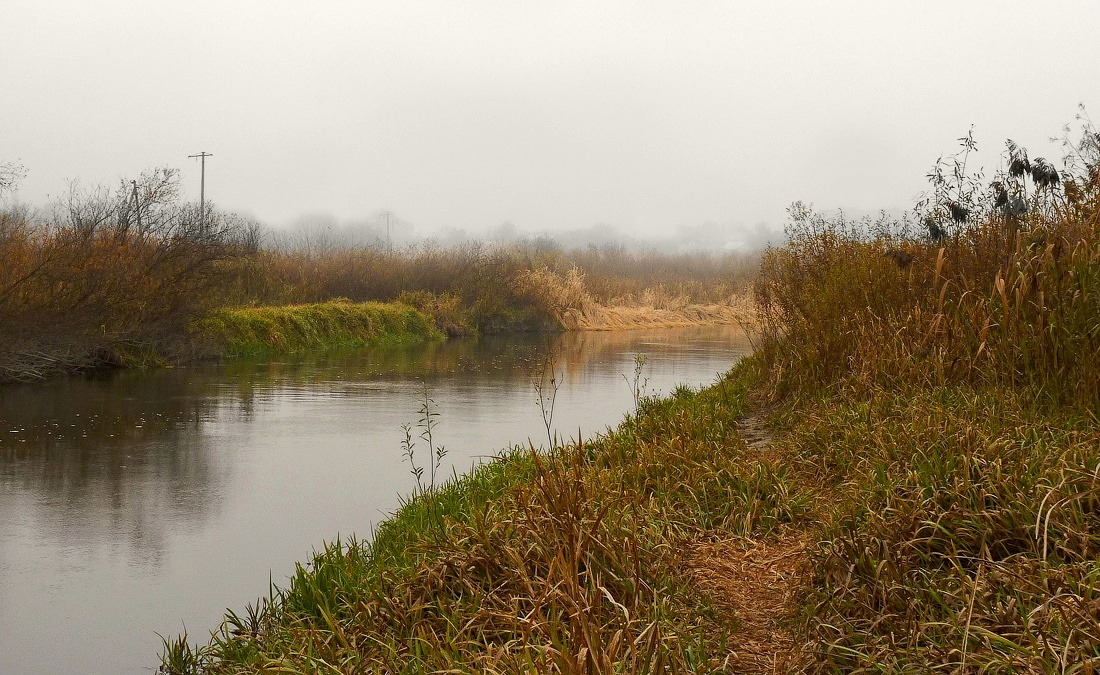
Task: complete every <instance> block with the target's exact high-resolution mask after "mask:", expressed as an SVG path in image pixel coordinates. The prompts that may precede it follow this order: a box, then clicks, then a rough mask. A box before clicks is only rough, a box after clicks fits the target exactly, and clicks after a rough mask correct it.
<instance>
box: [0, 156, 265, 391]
mask: <svg viewBox="0 0 1100 675" xmlns="http://www.w3.org/2000/svg"><path fill="white" fill-rule="evenodd" d="M177 192H178V183H177V177H176V173H175V172H174V171H170V170H163V171H156V172H152V173H148V174H145V175H143V176H142V177H141V179H140V180H139V181H137V182H135V184H134V185H129V184H126V185H123V186H122V187H120V189H119V190H118V192H117V193H115V194H110V193H108V192H106V191H103V190H100V191H93V192H90V193H80V192H78V191H77V190H76V189H75V188H74V190H73V192H72V193H71V194H70V195H69V196H68V198H67V199H65V200H64V201H62V202H59V203H57V204H56V205H55V208H54V212H53V213H52V214H51V215H48V216H41V215H38V214H34V213H31V212H28V211H26V210H21V209H18V208H10V209H7V210H4V211H2V212H0V320H2V327H0V381H4V380H32V379H40V378H43V377H46V376H48V375H51V374H54V373H58V372H72V371H78V370H84V369H87V368H93V367H97V366H100V365H111V364H120V363H126V362H128V361H131V360H142V359H146V358H150V357H151V356H153V355H157V354H161V353H164V352H167V351H171V349H172V348H174V347H175V346H176V342H177V341H178V339H179V337H180V336H182V335H183V334H184V332H185V329H186V327H187V325H188V324H189V323H190V322H191V321H192V320H193V319H194V318H195V317H197V316H201V315H202V314H203V313H204V312H206V311H207V310H209V309H210V308H211V307H213V306H214V305H215V304H217V302H218V300H217V298H218V294H217V291H218V289H219V288H220V287H221V285H222V284H223V283H224V282H225V281H226V277H225V275H224V271H225V268H226V266H227V264H228V263H229V261H231V260H233V259H235V258H238V257H240V256H243V255H245V254H246V253H247V252H248V251H249V250H250V249H251V248H252V247H253V243H254V242H250V239H249V236H248V234H249V230H248V228H247V227H246V226H245V224H243V223H242V222H241V221H239V220H237V219H234V218H232V217H229V216H225V215H224V214H220V213H217V212H213V213H208V214H207V215H206V218H205V220H201V219H200V218H199V213H198V209H197V208H194V207H193V206H191V205H184V204H181V203H180V202H179V200H178V196H177Z"/></svg>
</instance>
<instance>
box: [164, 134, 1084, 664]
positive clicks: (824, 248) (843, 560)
mask: <svg viewBox="0 0 1100 675" xmlns="http://www.w3.org/2000/svg"><path fill="white" fill-rule="evenodd" d="M1089 133H1090V134H1091V135H1088V136H1086V142H1085V143H1083V144H1082V147H1083V148H1085V149H1086V150H1087V151H1088V154H1086V155H1084V156H1083V157H1082V158H1081V160H1082V162H1083V166H1084V167H1085V169H1084V170H1083V171H1082V172H1081V173H1080V174H1079V175H1071V174H1069V173H1064V174H1062V175H1061V177H1060V179H1059V180H1060V181H1061V182H1060V183H1059V182H1057V181H1055V182H1051V180H1050V179H1049V176H1048V174H1047V173H1043V172H1045V171H1046V169H1045V168H1043V167H1042V166H1041V165H1039V169H1037V171H1038V173H1036V174H1035V175H1037V176H1039V178H1035V179H1034V180H1035V181H1036V182H1037V181H1038V180H1039V179H1040V178H1041V179H1042V180H1044V181H1046V182H1045V183H1044V184H1043V186H1042V188H1043V189H1044V190H1046V192H1043V193H1039V192H1036V194H1037V197H1036V199H1037V200H1046V201H1039V206H1037V207H1033V208H1032V209H1031V210H1028V211H1027V213H1026V214H1024V217H1022V218H1021V216H1020V214H1016V213H1007V212H1006V211H1005V209H1004V208H1002V207H1003V206H1004V204H1005V203H1006V202H1005V201H1003V200H1000V201H996V196H997V194H998V191H997V188H999V189H1000V190H1001V192H1002V193H1003V192H1004V191H1005V190H1008V189H1011V190H1014V191H1017V192H1021V193H1022V192H1023V191H1024V190H1025V189H1026V188H1028V185H1027V183H1026V181H1027V180H1028V178H1027V175H1028V174H1026V172H1024V171H1023V170H1021V173H1020V174H1019V175H1012V176H1009V177H1002V179H1003V180H1004V181H1007V186H1008V187H1007V188H1006V182H998V183H996V184H994V185H993V186H991V189H990V190H989V191H988V192H982V193H981V194H988V195H991V196H990V197H989V201H988V202H981V201H977V202H975V203H971V204H969V205H968V207H967V208H963V207H962V206H960V205H959V204H958V203H957V202H953V201H952V202H949V203H938V202H935V201H934V200H931V201H930V204H931V206H930V207H929V208H930V211H929V212H928V213H926V214H925V219H924V220H922V221H921V222H922V224H923V225H924V226H925V227H926V228H927V232H926V233H924V234H921V233H914V232H913V231H912V229H911V224H910V223H908V222H907V221H901V222H898V223H886V222H883V221H874V222H872V221H860V222H851V221H847V220H845V219H844V218H843V217H842V216H838V217H835V218H827V217H823V216H821V215H819V214H815V213H813V212H812V211H810V210H809V209H806V208H804V207H801V206H797V205H796V207H795V208H792V210H791V217H792V222H791V223H790V225H789V227H788V229H787V234H788V237H789V241H788V243H787V245H786V246H785V247H784V248H782V249H776V250H772V251H769V252H768V253H767V254H766V255H765V258H764V264H763V267H762V271H761V275H760V278H759V279H758V281H757V283H756V287H755V291H756V300H757V307H758V312H757V317H758V322H757V324H756V330H757V335H756V338H757V339H756V342H755V344H756V345H757V352H756V354H754V356H752V357H750V358H748V359H745V360H743V361H742V362H741V363H740V364H739V365H738V366H737V367H735V368H734V369H733V371H731V372H730V373H729V374H727V375H726V376H724V377H723V378H722V379H721V380H719V381H718V382H717V383H716V384H715V385H713V386H711V387H708V388H705V389H703V390H701V391H698V392H693V391H690V390H687V389H679V390H677V391H675V392H674V393H673V394H672V395H671V396H670V397H668V398H667V399H664V400H659V401H658V400H643V401H642V402H641V404H640V405H639V406H638V409H637V411H636V413H635V414H634V415H632V416H630V417H629V418H628V419H627V420H626V421H625V422H624V423H623V424H622V425H620V426H619V427H618V428H617V429H615V430H614V431H610V432H609V433H608V434H606V435H605V436H601V437H598V438H595V439H591V440H588V441H584V442H581V441H576V442H572V443H568V444H565V445H564V446H561V447H557V448H555V449H554V450H553V451H551V452H549V453H548V454H536V453H534V452H525V451H523V450H522V449H518V450H514V451H512V452H511V453H510V454H508V455H506V456H504V457H502V458H500V459H499V460H498V461H497V462H494V463H492V464H490V465H487V466H486V467H483V468H482V469H480V470H478V471H476V472H474V473H472V474H471V475H470V476H468V477H465V478H462V479H459V480H458V481H456V483H454V484H453V485H451V486H444V487H443V488H442V489H441V490H439V491H438V492H435V491H429V492H428V493H427V494H422V495H420V496H419V497H417V498H415V499H413V500H412V501H411V502H410V503H409V504H408V505H406V506H405V507H404V508H403V509H402V510H401V511H400V512H399V513H398V514H397V515H396V516H395V518H394V519H393V520H391V521H390V522H388V523H385V524H384V525H383V526H382V527H381V528H380V529H379V530H378V532H377V533H376V536H375V539H374V541H373V543H362V542H344V543H341V542H337V543H335V544H332V545H331V546H329V547H328V548H327V549H326V550H325V551H324V552H322V553H321V554H319V555H318V556H316V558H315V559H314V560H313V561H312V562H311V563H310V564H309V565H307V566H305V567H301V568H300V569H299V570H298V573H297V574H296V575H295V577H294V578H293V580H292V582H291V584H290V585H289V586H288V587H287V588H286V589H285V590H278V591H276V592H274V594H273V597H271V598H269V600H268V602H267V603H266V604H265V605H263V606H262V607H261V608H259V609H258V610H256V611H249V612H247V613H246V616H244V617H242V616H240V615H236V614H232V615H230V617H229V618H228V619H227V621H226V623H225V624H224V625H223V626H222V628H221V629H220V631H219V632H218V633H216V634H215V635H214V637H213V641H212V643H211V644H210V645H209V646H208V647H203V648H201V649H200V650H199V652H197V653H196V652H193V651H192V650H191V649H190V648H189V647H187V646H186V644H185V643H184V642H176V643H174V644H171V645H167V647H168V649H167V651H166V659H165V662H166V664H167V665H168V666H170V668H169V670H171V669H178V670H179V671H181V672H195V671H199V672H202V671H204V670H208V671H210V672H251V671H254V670H256V669H259V668H262V667H265V666H267V665H273V664H278V665H279V667H281V668H284V669H286V670H288V671H290V672H307V671H316V670H318V669H322V668H329V669H331V670H332V671H334V672H349V671H351V672H354V671H371V670H375V671H381V672H455V671H460V672H467V671H496V672H561V673H605V672H625V673H651V672H720V671H728V670H734V671H736V672H805V671H811V672H944V673H957V672H1049V673H1053V672H1060V673H1090V672H1094V671H1096V670H1097V668H1098V667H1100V595H1098V591H1097V589H1098V584H1097V580H1098V579H1100V562H1098V561H1100V478H1098V476H1100V421H1098V420H1100V343H1098V342H1097V336H1098V335H1100V182H1098V181H1097V176H1098V175H1100V171H1098V170H1097V167H1098V166H1100V145H1098V144H1097V142H1096V139H1098V138H1100V136H1096V135H1095V133H1094V132H1089ZM1089 139H1092V140H1089ZM1089 143H1091V145H1089ZM1025 164H1026V159H1023V160H1021V159H1020V158H1019V157H1017V158H1014V165H1019V166H1021V167H1022V166H1024V165H1025ZM959 180H962V178H959ZM968 180H969V179H968ZM973 180H975V181H977V180H978V179H977V178H975V179H973ZM1013 181H1016V182H1015V183H1013ZM1055 186H1058V187H1057V190H1058V192H1055V191H1054V187H1055ZM1031 187H1032V188H1033V189H1035V190H1036V191H1037V190H1038V187H1036V186H1035V185H1032V186H1031ZM958 192H959V193H961V192H962V191H961V189H960V190H958ZM969 194H970V198H972V199H975V200H979V199H982V197H980V195H979V193H978V192H973V191H972V192H971V193H969ZM544 276H547V275H544ZM573 276H574V277H576V276H577V275H576V274H573ZM566 281H569V282H570V283H563V284H561V288H562V289H564V291H570V293H572V291H571V290H570V288H571V286H570V284H571V283H572V282H571V280H570V279H569V278H566ZM543 285H544V286H545V287H548V286H549V284H543ZM573 286H576V285H575V284H573ZM572 296H573V297H574V301H569V302H567V301H566V300H564V299H563V300H561V301H556V302H555V303H554V304H553V305H552V306H553V307H556V308H558V309H561V308H564V307H570V306H573V307H575V306H576V302H579V301H583V300H584V298H583V296H580V295H579V294H576V293H572ZM562 297H564V296H562ZM578 298H579V300H578ZM571 303H572V304H571Z"/></svg>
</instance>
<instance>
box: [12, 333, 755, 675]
mask: <svg viewBox="0 0 1100 675" xmlns="http://www.w3.org/2000/svg"><path fill="white" fill-rule="evenodd" d="M551 342H552V350H553V354H554V362H555V364H556V365H557V370H558V372H559V374H560V373H564V378H563V384H562V386H561V388H560V390H559V392H558V398H557V402H556V406H555V411H554V427H555V429H556V431H557V432H558V433H560V434H562V435H563V436H571V437H575V436H576V434H577V432H578V430H579V431H580V433H582V434H584V435H585V436H586V437H587V436H589V435H591V434H593V433H595V432H599V431H602V430H604V429H606V428H607V427H608V426H609V425H613V424H615V423H617V422H618V421H619V420H620V419H621V418H622V415H623V413H624V412H626V411H628V410H629V409H630V407H631V406H632V393H631V388H632V384H631V382H629V381H628V380H629V379H630V378H632V377H633V372H634V360H633V357H634V354H635V353H644V354H646V355H647V357H648V363H647V364H646V366H645V370H644V372H643V378H645V379H648V383H647V390H648V392H649V393H668V392H670V391H671V390H672V389H673V388H674V387H675V386H676V385H678V384H680V383H687V384H690V385H693V386H695V385H699V384H703V383H708V382H711V381H713V379H714V377H715V375H716V373H718V372H721V371H725V370H727V369H728V368H729V367H730V366H731V365H732V363H733V362H734V360H735V359H736V358H737V356H739V355H740V354H742V353H744V352H745V351H746V350H747V344H746V343H745V342H744V339H743V338H740V337H739V336H738V335H737V333H736V332H735V331H732V330H730V329H718V328H710V329H677V330H665V331H654V332H629V333H615V332H612V333H569V334H564V335H560V336H554V337H553V338H552V340H551ZM546 353H547V342H546V338H545V337H542V338H539V337H534V336H532V337H530V338H518V339H517V338H515V337H512V338H507V339H482V340H480V341H452V342H448V343H444V344H436V345H429V346H426V347H417V348H403V349H393V350H369V351H353V352H326V353H322V354H309V355H302V356H301V357H299V358H288V357H279V358H278V359H272V360H268V361H263V360H257V361H248V360H240V361H233V362H229V363H226V364H223V365H218V364H208V365H200V366H196V367H193V368H181V369H177V370H161V371H154V372H149V373H135V372H126V373H116V374H114V375H111V376H105V377H103V378H100V379H79V378H74V379H69V380H60V381H56V382H50V383H47V384H43V385H37V386H19V387H9V388H5V389H0V672H28V671H35V672H40V671H73V672H97V671H101V672H123V671H128V672H140V671H141V670H142V669H143V668H145V669H146V670H148V667H149V666H150V664H153V663H155V658H156V654H157V652H158V648H159V640H158V639H157V638H156V637H155V635H153V631H159V632H161V633H163V634H165V635H172V634H175V633H177V632H180V631H181V630H182V628H183V625H182V624H181V623H180V622H181V621H184V622H186V625H187V628H188V630H189V631H190V633H191V634H192V636H193V637H195V638H196V639H198V638H201V636H203V635H205V634H206V631H207V630H209V629H212V628H214V627H215V625H216V624H217V622H218V621H219V620H220V618H221V614H222V612H223V611H224V609H225V608H226V606H230V607H233V608H235V609H241V608H243V606H244V604H245V603H247V602H251V601H254V600H255V598H256V596H257V595H259V594H261V593H265V592H266V589H267V586H266V580H267V576H268V573H269V572H270V573H271V575H272V576H273V578H274V579H275V581H276V582H277V583H278V582H279V580H280V579H285V578H286V576H287V575H288V574H289V573H290V572H291V571H292V570H293V565H294V562H295V561H302V560H304V559H305V558H306V557H307V556H308V554H309V551H310V550H311V549H312V548H316V547H320V546H321V545H322V542H323V540H327V539H331V538H332V537H334V536H336V535H337V534H342V535H344V536H346V535H349V534H352V533H355V534H357V535H358V536H360V537H367V536H369V534H370V528H371V527H372V524H374V523H377V522H378V521H379V520H380V519H381V518H383V517H384V516H385V514H387V513H389V512H392V510H393V509H394V508H395V507H396V506H397V497H398V495H400V494H406V493H408V492H409V490H410V488H411V487H412V484H413V483H412V477H411V476H410V474H409V467H408V465H407V464H403V462H402V458H401V452H400V441H401V439H402V437H403V434H402V431H401V425H402V424H406V423H411V424H414V425H415V423H416V422H417V419H418V413H417V411H418V409H419V407H420V405H421V399H422V392H423V387H424V384H425V383H426V384H427V386H428V388H429V392H430V394H429V395H430V396H431V398H432V399H433V400H434V405H433V409H434V410H435V412H437V413H438V414H439V417H438V418H437V420H438V423H439V426H438V427H437V429H436V439H437V442H438V443H441V444H442V445H444V446H445V447H446V449H447V451H448V455H447V457H446V459H445V461H444V466H443V467H442V469H441V471H442V474H443V475H450V474H451V472H452V470H454V471H458V472H462V471H464V470H466V469H468V468H469V467H470V466H471V464H473V463H474V462H477V461H480V460H479V458H481V457H485V456H487V455H492V454H493V453H495V452H496V451H498V450H499V449H501V448H502V447H505V446H507V445H509V444H513V443H521V444H526V443H527V442H528V439H531V441H532V442H534V443H535V444H536V445H538V444H540V443H541V442H542V439H545V434H546V430H545V428H544V427H543V422H542V418H541V415H540V411H539V406H538V403H537V401H538V397H537V395H536V394H535V391H534V389H533V387H532V382H533V381H534V379H535V378H536V377H537V375H538V372H539V370H540V369H541V368H542V367H543V364H544V362H545V361H546V358H545V357H546ZM414 433H415V429H414ZM416 451H417V452H418V453H419V454H418V456H419V457H422V458H426V456H427V448H426V446H425V444H423V443H421V444H420V445H418V446H417V448H416Z"/></svg>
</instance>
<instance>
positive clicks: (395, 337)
mask: <svg viewBox="0 0 1100 675" xmlns="http://www.w3.org/2000/svg"><path fill="white" fill-rule="evenodd" d="M192 336H193V338H194V339H195V340H197V341H199V342H201V343H205V344H209V345H211V346H212V347H213V348H214V349H215V350H216V351H217V352H219V353H222V354H225V355H227V356H244V355H252V354H262V353H269V352H296V351H303V350H307V349H318V348H327V347H357V346H364V345H379V344H386V345H393V344H407V343H414V342H423V341H426V340H435V339H441V338H442V337H443V335H442V333H440V331H439V330H438V329H437V328H436V327H435V325H434V324H433V322H432V321H431V320H430V319H428V318H427V317H426V316H424V315H423V314H421V313H420V312H418V311H417V310H415V309H413V308H411V307H409V306H407V305H403V304H400V303H388V304H387V303H379V302H364V303H350V302H339V301H333V302H324V303H316V304H310V305H284V306H279V307H247V308H237V309H220V310H217V311H215V312H213V313H212V314H211V315H210V316H208V317H206V318H204V319H202V320H200V321H197V322H196V323H195V324H194V325H193V326H192Z"/></svg>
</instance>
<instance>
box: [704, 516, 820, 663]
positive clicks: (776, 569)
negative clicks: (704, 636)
mask: <svg viewBox="0 0 1100 675" xmlns="http://www.w3.org/2000/svg"><path fill="white" fill-rule="evenodd" d="M806 549H807V545H806V535H805V534H804V533H796V534H788V535H786V536H782V537H779V538H776V539H773V540H766V541H759V540H754V539H749V538H746V537H735V538H732V539H727V540H723V541H716V542H707V543H701V544H698V545H697V546H696V547H695V549H694V551H693V552H692V555H691V557H690V558H689V559H688V561H687V566H688V568H689V569H690V570H691V572H692V574H693V575H694V577H695V579H696V580H697V581H698V583H699V586H700V588H702V589H703V590H704V591H706V592H707V593H709V594H710V596H711V597H712V598H714V601H715V603H716V605H717V606H718V608H719V610H720V611H722V612H724V613H726V614H727V615H728V616H729V617H730V619H731V620H732V621H733V625H734V629H733V632H732V635H731V636H730V638H729V642H730V652H729V655H728V656H727V658H726V661H725V663H724V664H723V666H724V667H725V668H727V669H729V670H732V671H733V672H738V673H775V674H779V673H792V672H796V671H801V670H802V669H803V667H804V666H805V662H806V655H805V654H803V653H802V650H801V645H800V644H799V642H798V640H796V638H795V636H794V634H793V633H792V632H791V630H790V623H791V617H792V616H793V615H794V614H796V611H795V599H796V594H797V591H798V589H799V586H800V584H801V583H802V581H803V578H804V575H805V573H806V566H807V564H808V556H807V551H806Z"/></svg>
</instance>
